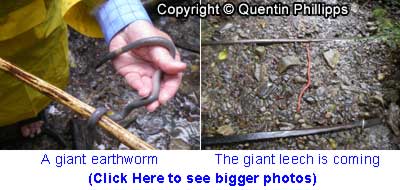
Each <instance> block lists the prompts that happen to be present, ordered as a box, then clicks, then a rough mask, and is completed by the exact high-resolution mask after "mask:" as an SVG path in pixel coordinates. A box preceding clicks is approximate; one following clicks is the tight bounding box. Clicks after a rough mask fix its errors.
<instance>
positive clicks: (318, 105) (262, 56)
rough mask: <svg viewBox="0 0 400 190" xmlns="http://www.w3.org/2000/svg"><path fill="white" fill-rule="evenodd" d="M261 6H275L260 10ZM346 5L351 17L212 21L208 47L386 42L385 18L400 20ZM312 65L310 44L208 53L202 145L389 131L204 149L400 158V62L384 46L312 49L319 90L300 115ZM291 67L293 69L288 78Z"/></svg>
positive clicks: (395, 10)
mask: <svg viewBox="0 0 400 190" xmlns="http://www.w3.org/2000/svg"><path fill="white" fill-rule="evenodd" d="M209 2H217V1H209ZM218 2H222V1H218ZM256 2H258V3H266V2H269V1H252V3H256ZM282 2H287V3H288V2H289V3H290V2H291V1H282ZM325 2H327V3H336V2H337V1H330V0H328V1H325ZM340 3H349V4H351V13H350V15H349V16H346V17H339V18H337V19H324V18H322V17H305V16H297V17H296V16H287V17H240V16H232V17H208V18H207V19H206V20H203V21H202V40H203V41H206V40H235V39H253V38H354V37H368V36H372V35H374V34H375V33H376V27H375V26H374V25H375V23H374V22H375V21H374V19H373V16H372V10H374V9H375V8H377V7H380V6H386V8H387V9H388V10H389V12H390V15H391V16H392V17H393V18H396V19H398V18H399V16H400V11H399V10H400V7H398V5H391V4H390V3H389V4H388V3H386V4H384V3H382V2H381V1H372V2H371V1H362V2H359V3H357V2H354V1H340ZM328 52H329V53H330V54H331V55H333V56H330V55H329V53H328ZM225 53H227V56H224V54H225ZM324 54H325V56H326V57H325V56H324ZM306 56H307V51H306V48H305V45H304V44H284V45H271V46H266V47H264V46H257V45H235V46H213V47H210V46H208V47H205V46H204V47H202V95H201V96H202V135H203V136H206V137H217V136H223V135H224V136H227V135H233V134H248V133H254V132H264V131H277V130H295V129H307V128H314V127H329V126H336V125H341V124H347V123H352V122H354V121H359V120H362V119H370V118H381V119H382V120H384V119H386V121H387V122H385V124H383V125H379V126H375V127H372V128H367V129H353V130H348V131H342V132H334V133H328V134H322V135H309V136H303V137H297V138H285V139H276V140H265V141H260V142H248V143H237V144H232V145H216V146H206V147H204V148H205V149H398V148H399V146H398V145H399V144H398V143H399V141H398V136H396V135H395V133H396V130H398V127H399V122H398V118H400V115H399V110H398V105H399V91H400V87H399V84H400V83H399V80H400V70H399V66H400V64H399V63H398V62H399V59H398V54H396V53H394V52H393V49H391V48H389V47H388V45H387V43H385V42H383V41H381V40H367V41H349V42H343V41H341V42H324V43H312V44H311V61H312V69H311V79H312V84H311V87H310V89H309V90H308V91H306V93H305V95H304V97H303V102H302V104H301V111H300V112H299V113H297V112H296V106H297V98H298V95H299V93H300V91H301V89H302V88H303V86H304V84H305V82H306V72H307V67H306V63H307V62H306V58H307V57H306ZM329 57H330V58H329ZM326 59H328V60H329V61H330V64H328V62H327V60H326ZM284 63H286V64H289V65H291V66H289V67H288V68H285V67H284V65H282V64H284ZM285 69H287V70H285ZM279 71H281V72H279ZM388 115H390V116H388ZM388 118H391V119H388ZM394 118H396V119H394ZM388 120H390V121H389V122H388ZM393 120H394V121H393ZM390 122H392V123H394V124H388V123H390ZM397 133H398V132H397ZM397 135H398V134H397Z"/></svg>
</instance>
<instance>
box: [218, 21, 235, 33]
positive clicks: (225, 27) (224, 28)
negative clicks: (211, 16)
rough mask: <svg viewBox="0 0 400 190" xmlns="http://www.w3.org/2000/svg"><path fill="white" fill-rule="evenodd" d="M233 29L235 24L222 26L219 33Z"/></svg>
mask: <svg viewBox="0 0 400 190" xmlns="http://www.w3.org/2000/svg"><path fill="white" fill-rule="evenodd" d="M232 27H233V24H232V23H230V22H229V23H226V24H225V25H224V26H222V27H221V29H219V32H223V31H225V30H229V29H230V28H232Z"/></svg>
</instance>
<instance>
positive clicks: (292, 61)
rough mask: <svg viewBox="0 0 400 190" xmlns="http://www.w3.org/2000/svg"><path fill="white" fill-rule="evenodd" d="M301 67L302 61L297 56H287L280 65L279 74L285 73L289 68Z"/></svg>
mask: <svg viewBox="0 0 400 190" xmlns="http://www.w3.org/2000/svg"><path fill="white" fill-rule="evenodd" d="M295 65H301V62H300V59H299V58H298V57H296V56H286V57H283V58H281V60H280V61H279V65H278V72H279V74H282V73H284V72H285V71H286V70H288V69H289V67H292V66H295Z"/></svg>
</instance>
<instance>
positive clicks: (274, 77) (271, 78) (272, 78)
mask: <svg viewBox="0 0 400 190" xmlns="http://www.w3.org/2000/svg"><path fill="white" fill-rule="evenodd" d="M276 79H278V76H276V75H274V74H272V75H270V76H269V80H271V81H272V82H274V81H275V80H276Z"/></svg>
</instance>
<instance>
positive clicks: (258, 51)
mask: <svg viewBox="0 0 400 190" xmlns="http://www.w3.org/2000/svg"><path fill="white" fill-rule="evenodd" d="M266 52H267V51H266V50H265V47H264V46H257V47H256V55H257V56H258V57H260V58H262V57H264V56H265V54H266Z"/></svg>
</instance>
